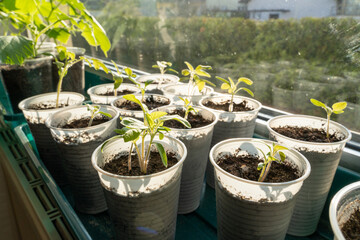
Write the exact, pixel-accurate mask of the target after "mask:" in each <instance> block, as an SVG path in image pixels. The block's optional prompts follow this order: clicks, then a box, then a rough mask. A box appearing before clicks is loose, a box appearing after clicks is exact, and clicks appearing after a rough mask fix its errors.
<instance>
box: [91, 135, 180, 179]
mask: <svg viewBox="0 0 360 240" xmlns="http://www.w3.org/2000/svg"><path fill="white" fill-rule="evenodd" d="M164 137H165V138H169V139H172V140H174V141H176V142H177V143H178V144H179V145H180V146H181V147H182V148H183V150H184V154H183V156H181V159H179V160H178V162H177V163H176V164H175V165H174V166H172V167H170V168H167V169H165V170H164V171H161V172H157V173H152V174H148V175H141V176H123V175H118V174H113V173H109V172H107V171H105V170H103V169H102V168H100V167H99V166H98V165H97V163H96V158H95V156H96V153H97V152H99V151H101V147H102V144H101V145H100V146H98V147H97V148H96V149H95V150H94V152H93V154H92V156H91V164H92V165H93V167H94V168H95V170H96V171H98V172H100V173H102V174H104V175H107V176H109V177H113V178H117V179H120V180H121V179H128V180H131V179H143V178H151V177H155V176H160V175H162V174H166V173H167V172H170V171H172V169H173V168H177V167H178V166H179V165H181V164H182V163H183V162H184V161H185V159H186V156H187V148H186V146H185V144H184V143H183V142H181V141H180V140H178V139H176V138H174V137H170V136H164ZM120 140H121V139H115V140H114V141H120ZM155 142H161V140H154V143H155Z"/></svg>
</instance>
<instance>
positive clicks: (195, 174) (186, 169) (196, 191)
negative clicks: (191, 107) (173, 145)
mask: <svg viewBox="0 0 360 240" xmlns="http://www.w3.org/2000/svg"><path fill="white" fill-rule="evenodd" d="M176 109H183V106H179V105H178V106H174V105H172V106H168V107H162V108H158V109H155V110H154V111H164V112H168V113H170V114H171V112H172V111H174V110H176ZM195 109H196V110H197V111H198V114H200V115H201V116H202V117H203V118H204V119H207V120H210V121H212V123H211V124H209V125H207V126H204V127H200V128H191V129H176V128H171V131H170V132H169V133H168V134H169V135H170V136H172V137H175V138H177V139H179V140H180V141H182V142H183V143H184V144H185V146H186V148H187V151H188V154H187V157H186V159H185V162H184V166H183V170H182V175H181V186H180V197H179V208H178V213H179V214H186V213H190V212H193V211H195V210H196V209H197V208H198V207H199V205H200V198H201V193H202V188H203V182H204V176H205V169H206V164H207V160H208V155H209V151H210V144H211V139H212V134H213V130H214V125H215V124H216V122H217V120H218V117H217V115H215V114H214V113H212V112H211V111H209V110H207V109H205V108H202V107H195Z"/></svg>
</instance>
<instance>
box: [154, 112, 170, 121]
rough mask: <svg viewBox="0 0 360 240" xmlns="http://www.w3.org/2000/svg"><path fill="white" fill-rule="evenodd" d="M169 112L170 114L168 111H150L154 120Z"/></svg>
mask: <svg viewBox="0 0 360 240" xmlns="http://www.w3.org/2000/svg"><path fill="white" fill-rule="evenodd" d="M167 114H168V113H167V112H160V111H157V112H152V113H150V115H151V118H152V119H153V120H156V119H158V118H161V117H162V116H165V115H167Z"/></svg>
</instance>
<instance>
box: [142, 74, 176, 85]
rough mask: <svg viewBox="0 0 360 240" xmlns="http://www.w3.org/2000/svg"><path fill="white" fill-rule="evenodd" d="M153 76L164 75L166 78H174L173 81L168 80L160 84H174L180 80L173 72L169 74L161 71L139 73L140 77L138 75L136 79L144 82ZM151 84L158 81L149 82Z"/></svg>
mask: <svg viewBox="0 0 360 240" xmlns="http://www.w3.org/2000/svg"><path fill="white" fill-rule="evenodd" d="M154 77H164V78H166V79H175V81H174V82H172V81H171V82H168V83H164V82H163V83H161V85H163V84H174V83H176V82H179V81H180V78H179V77H178V76H176V75H174V74H169V73H164V74H161V73H151V74H147V75H141V76H140V77H138V78H137V79H136V80H137V81H138V82H140V83H144V82H146V80H148V79H151V78H154ZM151 84H154V85H158V83H151Z"/></svg>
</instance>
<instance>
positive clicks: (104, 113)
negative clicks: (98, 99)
mask: <svg viewBox="0 0 360 240" xmlns="http://www.w3.org/2000/svg"><path fill="white" fill-rule="evenodd" d="M99 113H100V114H101V115H104V116H106V117H108V118H112V116H111V114H110V113H106V112H102V111H99Z"/></svg>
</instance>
